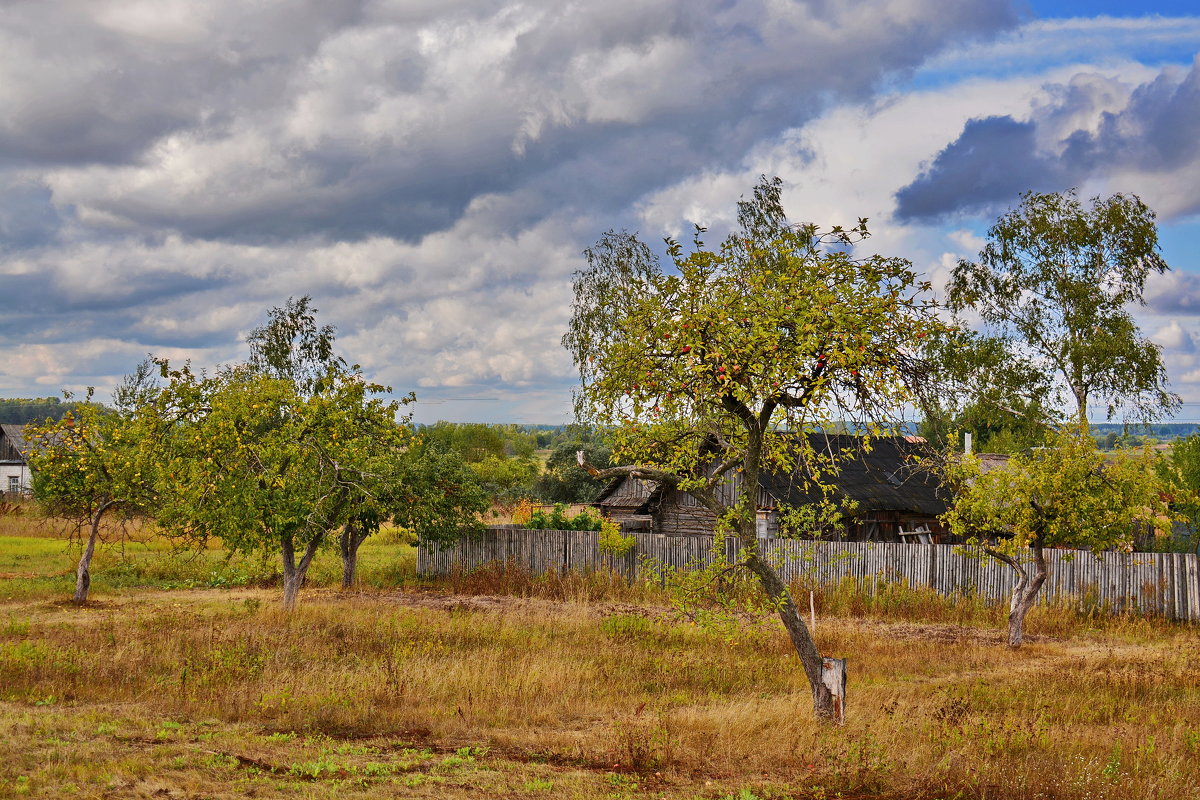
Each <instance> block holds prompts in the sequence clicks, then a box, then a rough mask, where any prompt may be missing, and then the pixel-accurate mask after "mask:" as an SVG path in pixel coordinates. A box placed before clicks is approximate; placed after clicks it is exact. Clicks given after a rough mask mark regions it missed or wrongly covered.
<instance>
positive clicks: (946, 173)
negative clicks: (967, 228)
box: [896, 116, 1064, 220]
mask: <svg viewBox="0 0 1200 800" xmlns="http://www.w3.org/2000/svg"><path fill="white" fill-rule="evenodd" d="M1061 173H1062V169H1061V165H1060V164H1059V162H1058V161H1056V160H1055V159H1052V158H1047V157H1045V156H1041V155H1039V154H1038V153H1037V140H1036V130H1035V127H1034V125H1033V123H1030V122H1017V121H1016V120H1015V119H1013V118H1012V117H1007V116H1005V117H988V118H986V119H973V120H971V121H970V122H968V123H967V124H966V127H965V128H964V129H963V132H962V135H961V136H959V137H958V139H957V140H955V141H954V142H953V143H951V144H950V145H949V146H947V147H946V149H945V150H943V151H942V152H940V153H938V155H937V158H935V159H934V161H933V164H932V165H930V167H929V169H927V170H926V171H925V172H924V173H922V175H921V176H920V177H919V178H917V179H916V180H915V181H913V182H912V183H910V184H909V185H908V186H906V187H904V188H903V189H901V190H900V191H899V192H897V193H896V217H897V218H898V219H900V220H912V219H920V218H925V217H937V216H940V215H943V214H949V213H953V212H971V211H987V210H989V209H991V208H993V207H995V206H997V205H1000V206H1005V205H1011V204H1012V203H1013V201H1015V200H1016V199H1017V197H1018V196H1019V195H1020V193H1021V192H1024V191H1030V190H1033V191H1040V190H1046V189H1056V188H1059V187H1060V186H1061V185H1062V182H1063V179H1064V176H1063V175H1062V174H1061Z"/></svg>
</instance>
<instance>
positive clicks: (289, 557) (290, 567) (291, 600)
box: [280, 534, 324, 611]
mask: <svg viewBox="0 0 1200 800" xmlns="http://www.w3.org/2000/svg"><path fill="white" fill-rule="evenodd" d="M322 538H324V535H323V534H318V535H317V536H316V537H314V538H313V540H312V541H310V542H309V543H308V545H307V546H306V547H305V549H304V555H303V556H302V557H301V558H300V563H298V564H297V563H296V544H295V540H294V539H293V538H292V536H291V535H290V534H288V535H285V536H282V537H280V545H281V546H282V549H283V610H284V611H292V610H293V609H295V608H296V600H297V599H298V598H299V596H300V587H301V586H303V585H304V576H305V575H306V574H308V566H309V564H311V563H312V560H313V556H315V555H316V554H317V550H318V549H319V548H320V546H321V539H322Z"/></svg>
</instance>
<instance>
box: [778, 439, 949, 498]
mask: <svg viewBox="0 0 1200 800" xmlns="http://www.w3.org/2000/svg"><path fill="white" fill-rule="evenodd" d="M809 442H810V444H811V445H812V447H813V448H814V449H816V450H818V451H819V452H825V453H833V454H836V455H835V457H834V463H836V464H837V466H838V473H837V474H836V475H830V476H825V477H823V478H822V481H821V482H822V483H825V484H827V485H830V486H832V487H833V488H834V490H835V491H836V492H837V493H839V494H841V495H842V496H844V497H845V498H847V499H849V500H853V501H855V502H856V503H857V504H858V508H859V511H860V512H865V511H908V512H911V513H915V514H927V515H929V516H937V515H939V514H942V513H944V512H945V511H946V508H947V506H946V500H945V496H944V493H943V491H942V489H941V484H940V482H939V481H938V479H937V477H936V476H935V475H933V474H931V473H930V472H928V471H926V470H924V469H921V467H920V464H919V462H920V459H921V458H922V456H924V455H927V454H928V452H929V451H928V446H927V445H925V444H924V442H921V441H913V440H911V439H907V438H905V437H902V436H883V437H877V438H873V439H871V440H870V442H871V444H870V447H871V449H870V452H867V451H866V450H865V448H864V447H863V440H862V438H861V437H858V436H852V435H834V434H828V435H827V434H809ZM760 483H761V485H762V487H763V488H764V489H765V490H766V491H767V492H768V493H769V494H770V495H771V496H772V497H775V498H776V499H777V500H778V501H779V502H781V503H785V504H787V505H792V506H800V505H806V504H809V503H814V502H818V501H820V500H821V499H822V497H823V493H822V491H821V489H820V488H819V487H818V486H816V485H813V483H812V482H811V481H805V480H803V479H801V478H799V477H795V478H794V477H793V476H792V475H781V474H768V475H764V476H763V477H762V478H761V479H760Z"/></svg>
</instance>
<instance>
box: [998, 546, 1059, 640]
mask: <svg viewBox="0 0 1200 800" xmlns="http://www.w3.org/2000/svg"><path fill="white" fill-rule="evenodd" d="M1030 547H1031V549H1032V550H1033V574H1032V575H1031V574H1029V570H1028V569H1027V568H1026V567H1025V565H1023V564H1021V562H1020V561H1019V560H1017V559H1016V558H1014V557H1012V556H1007V555H1004V554H1003V553H999V552H996V551H994V550H985V552H986V553H987V554H988V555H990V556H992V557H993V558H995V559H997V560H999V561H1003V562H1004V563H1005V564H1008V565H1009V566H1010V567H1012V568H1013V569H1014V570H1016V572H1017V585H1016V586H1015V587H1013V593H1012V599H1011V600H1010V601H1009V604H1008V646H1009V647H1013V648H1016V647H1020V646H1021V645H1022V644H1024V642H1025V615H1026V614H1028V613H1029V609H1031V608H1033V606H1034V604H1035V603H1036V602H1037V596H1038V592H1040V591H1041V590H1042V585H1043V584H1045V583H1046V578H1047V576H1048V575H1049V566H1048V565H1047V563H1046V551H1045V548H1043V547H1042V542H1041V539H1040V538H1038V539H1034V540H1033V542H1032V543H1031V544H1030Z"/></svg>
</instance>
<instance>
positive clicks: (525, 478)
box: [470, 455, 541, 503]
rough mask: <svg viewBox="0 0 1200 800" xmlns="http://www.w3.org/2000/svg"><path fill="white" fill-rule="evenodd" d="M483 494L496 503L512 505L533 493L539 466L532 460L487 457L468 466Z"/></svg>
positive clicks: (515, 457) (518, 457)
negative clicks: (477, 480) (481, 487)
mask: <svg viewBox="0 0 1200 800" xmlns="http://www.w3.org/2000/svg"><path fill="white" fill-rule="evenodd" d="M470 467H471V469H472V470H474V472H475V474H476V476H478V478H479V482H480V483H481V484H482V485H483V490H484V492H485V493H486V494H487V495H488V496H489V497H490V498H492V500H493V501H494V502H498V503H512V502H516V501H517V500H520V499H522V498H525V497H529V495H530V494H532V493H533V485H534V481H536V480H537V476H538V473H539V472H540V471H541V466H540V465H539V464H538V462H537V460H536V459H534V458H523V457H521V456H514V457H513V458H506V457H504V456H495V455H489V456H486V457H484V458H483V460H481V461H477V462H475V463H472V464H470Z"/></svg>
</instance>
